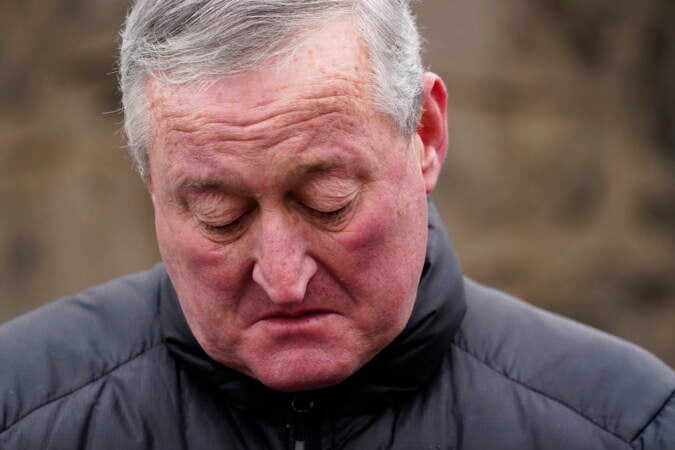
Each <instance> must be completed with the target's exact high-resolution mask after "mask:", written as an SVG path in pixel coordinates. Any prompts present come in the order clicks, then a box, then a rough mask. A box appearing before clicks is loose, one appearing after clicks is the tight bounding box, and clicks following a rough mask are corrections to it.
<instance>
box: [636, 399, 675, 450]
mask: <svg viewBox="0 0 675 450" xmlns="http://www.w3.org/2000/svg"><path fill="white" fill-rule="evenodd" d="M633 448H634V449H635V450H675V392H672V393H671V394H670V397H669V398H668V400H666V402H665V403H664V405H663V407H662V408H661V409H660V410H659V412H658V413H657V414H656V415H655V416H654V418H653V419H652V420H651V421H650V422H649V423H648V424H647V426H646V427H645V428H644V430H643V431H642V433H640V434H639V435H638V436H637V438H636V439H635V440H634V441H633Z"/></svg>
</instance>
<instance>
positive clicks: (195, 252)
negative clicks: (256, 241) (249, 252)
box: [155, 208, 246, 292]
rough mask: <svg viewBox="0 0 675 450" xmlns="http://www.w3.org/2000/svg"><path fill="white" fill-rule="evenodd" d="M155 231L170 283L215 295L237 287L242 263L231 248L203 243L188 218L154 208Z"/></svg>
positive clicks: (240, 276)
mask: <svg viewBox="0 0 675 450" xmlns="http://www.w3.org/2000/svg"><path fill="white" fill-rule="evenodd" d="M155 228H156V231H157V242H158V245H159V250H160V254H161V255H162V259H163V260H164V262H165V263H166V265H167V269H168V270H169V272H170V273H171V275H172V279H173V280H174V283H180V284H182V285H186V286H187V285H190V286H193V287H194V288H195V289H196V288H198V289H200V290H202V291H204V290H206V291H219V292H220V291H223V290H231V289H233V288H236V286H237V285H239V284H240V283H241V278H242V276H243V274H244V273H245V272H246V264H245V262H244V261H241V258H238V257H237V254H236V252H234V251H232V249H231V248H228V247H227V246H224V245H221V244H217V243H215V242H212V241H210V240H208V239H206V238H205V237H204V236H203V234H202V233H201V232H200V231H199V230H198V229H197V228H196V226H195V224H194V223H192V220H190V219H189V218H187V217H181V215H180V213H171V212H168V211H166V210H164V209H160V208H157V209H156V212H155ZM179 280H180V281H179Z"/></svg>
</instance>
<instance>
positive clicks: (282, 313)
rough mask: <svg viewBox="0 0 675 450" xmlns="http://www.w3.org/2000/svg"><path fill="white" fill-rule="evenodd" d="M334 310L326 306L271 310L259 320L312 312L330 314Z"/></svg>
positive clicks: (299, 315)
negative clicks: (325, 307)
mask: <svg viewBox="0 0 675 450" xmlns="http://www.w3.org/2000/svg"><path fill="white" fill-rule="evenodd" d="M332 312H334V311H332V310H329V309H324V308H305V309H297V310H278V311H271V312H268V313H266V314H263V315H262V316H260V317H259V318H258V321H261V320H267V319H276V318H294V317H301V316H307V315H310V314H328V313H332Z"/></svg>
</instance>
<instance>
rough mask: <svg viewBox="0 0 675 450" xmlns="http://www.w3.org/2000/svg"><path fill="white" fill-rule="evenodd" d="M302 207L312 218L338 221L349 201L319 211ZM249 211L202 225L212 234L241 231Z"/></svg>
mask: <svg viewBox="0 0 675 450" xmlns="http://www.w3.org/2000/svg"><path fill="white" fill-rule="evenodd" d="M300 205H301V206H302V209H303V210H304V211H305V212H306V213H308V214H309V215H311V216H312V217H313V218H315V219H318V220H320V221H322V222H326V223H329V222H330V223H338V222H340V221H341V220H342V219H343V218H344V216H345V214H346V213H347V212H348V211H349V208H350V206H351V203H347V204H346V205H345V206H342V207H341V208H338V209H336V210H333V211H319V210H317V209H314V208H311V207H309V206H307V205H304V204H300ZM250 213H251V211H247V212H245V213H244V214H242V215H241V216H239V217H237V218H236V219H235V220H233V221H232V222H229V223H226V224H223V225H211V224H209V223H206V222H202V227H203V228H204V229H205V230H206V231H207V232H208V233H210V234H214V235H233V234H236V233H237V232H239V231H241V229H242V228H243V227H244V226H245V225H246V222H247V218H248V216H249V214H250Z"/></svg>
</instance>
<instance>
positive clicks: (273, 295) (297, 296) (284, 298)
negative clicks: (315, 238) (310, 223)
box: [253, 211, 316, 303]
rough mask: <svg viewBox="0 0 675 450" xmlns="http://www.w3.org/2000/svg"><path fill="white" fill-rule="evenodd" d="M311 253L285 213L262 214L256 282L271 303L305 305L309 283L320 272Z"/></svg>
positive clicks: (255, 269) (255, 272)
mask: <svg viewBox="0 0 675 450" xmlns="http://www.w3.org/2000/svg"><path fill="white" fill-rule="evenodd" d="M307 250H308V242H307V241H306V239H305V238H304V237H303V236H302V233H301V230H300V229H299V228H298V226H297V224H295V223H294V222H293V220H292V218H290V217H288V215H287V214H285V213H284V212H278V211H263V212H262V214H261V218H260V222H259V227H258V236H257V244H256V251H255V265H254V267H253V280H254V281H255V282H256V283H258V284H259V285H260V286H261V287H262V288H263V289H264V290H265V292H266V293H267V295H268V297H269V298H270V300H271V301H273V302H275V303H299V302H302V300H303V299H304V296H305V291H306V289H307V284H308V283H309V280H310V279H311V278H312V276H313V275H314V273H315V272H316V262H315V261H314V259H313V258H312V257H311V256H310V255H309V254H308V252H307Z"/></svg>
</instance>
